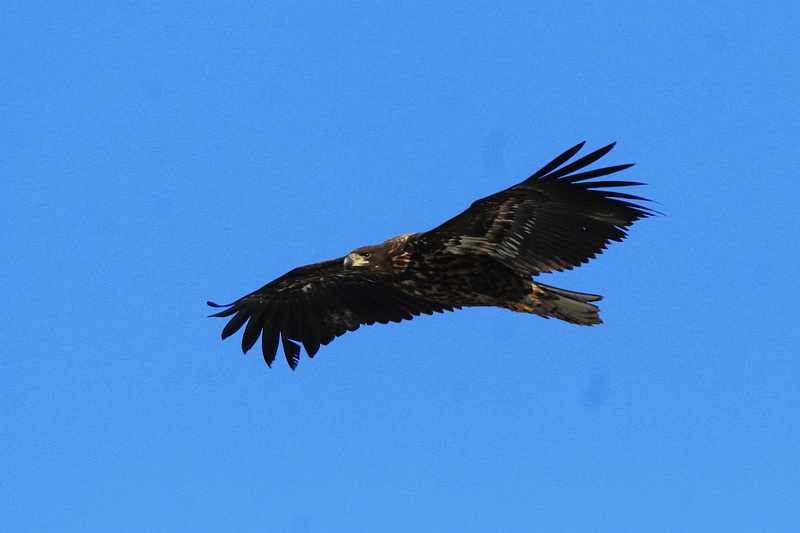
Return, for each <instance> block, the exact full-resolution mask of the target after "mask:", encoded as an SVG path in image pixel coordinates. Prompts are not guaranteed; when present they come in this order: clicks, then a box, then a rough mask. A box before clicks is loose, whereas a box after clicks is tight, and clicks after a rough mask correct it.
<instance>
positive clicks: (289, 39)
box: [0, 1, 800, 532]
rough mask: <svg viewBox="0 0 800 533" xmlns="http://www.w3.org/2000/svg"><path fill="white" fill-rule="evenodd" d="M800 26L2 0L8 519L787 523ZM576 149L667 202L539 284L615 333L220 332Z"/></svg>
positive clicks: (739, 20) (454, 328) (794, 398)
mask: <svg viewBox="0 0 800 533" xmlns="http://www.w3.org/2000/svg"><path fill="white" fill-rule="evenodd" d="M267 4H268V5H267ZM434 4H435V5H434ZM798 20H800V8H798V5H797V4H796V3H791V2H775V3H764V2H762V3H752V6H751V7H746V6H745V3H736V4H733V3H730V2H677V3H651V4H650V5H649V7H642V6H641V4H640V3H620V2H604V1H597V2H577V3H564V2H525V3H523V2H518V3H512V2H501V3H489V2H475V3H469V2H452V3H429V2H424V3H411V2H409V3H402V4H399V3H391V4H389V3H381V4H380V5H378V4H376V3H372V2H351V3H341V2H339V3H327V2H326V3H305V2H302V3H300V2H285V3H284V2H263V3H262V2H230V3H226V2H191V3H184V2H81V3H72V2H67V3H55V2H43V3H37V2H15V1H7V2H3V3H2V5H0V21H2V22H0V26H1V27H2V31H0V124H2V127H0V197H2V200H3V208H2V209H0V228H1V229H2V231H0V250H2V260H0V280H2V283H0V296H1V297H2V301H3V302H4V312H3V323H2V326H1V327H0V350H2V357H0V427H2V431H0V509H2V511H0V530H4V531H25V530H38V531H42V530H61V531H68V530H80V531H143V530H150V531H154V530H161V531H177V530H192V531H202V530H216V531H221V530H238V531H290V532H323V531H364V532H373V531H755V530H759V531H798V530H800V333H798V319H800V306H798V297H799V296H798V295H799V294H800V284H799V283H798V275H797V270H798V267H797V263H798V260H799V259H800V253H798V251H799V250H798V248H800V247H799V246H798V230H800V215H798V212H799V211H800V210H799V209H798V199H800V176H798V173H799V171H798V168H800V148H798V146H799V145H800V104H798V101H800V27H799V26H798ZM583 140H586V141H587V149H596V148H599V147H601V146H603V145H605V144H607V143H609V142H611V141H617V142H618V145H617V147H616V148H615V149H614V150H613V151H612V152H611V153H610V154H609V155H608V156H606V158H605V159H604V160H603V161H604V162H605V163H608V164H621V163H629V162H633V163H636V166H635V167H633V168H631V169H629V170H626V171H624V172H623V173H622V174H620V178H621V179H629V180H634V181H642V182H646V183H648V185H647V186H646V187H640V188H638V190H637V191H636V192H637V193H638V194H641V195H644V196H647V197H649V198H652V199H654V200H656V201H657V202H658V204H655V205H654V207H655V208H656V209H658V210H660V211H663V212H664V213H665V215H666V216H663V217H659V218H653V219H647V220H644V221H641V222H638V223H637V224H636V225H635V226H634V227H633V229H632V231H631V235H630V237H629V239H628V240H626V241H625V242H624V243H622V244H614V245H613V246H612V247H611V248H610V250H609V251H608V252H607V253H605V254H604V255H602V256H600V257H599V258H598V259H597V260H595V261H592V262H591V263H589V264H588V265H585V266H584V267H582V268H580V269H578V270H575V271H573V272H569V273H565V274H555V275H547V276H545V277H544V278H543V279H542V281H544V282H545V283H548V284H553V285H557V286H560V287H565V288H568V289H573V290H578V291H584V292H590V293H598V294H603V295H604V296H605V299H604V300H603V301H602V302H601V309H602V317H603V319H604V320H605V324H604V325H602V326H599V327H594V328H582V327H577V326H572V325H569V324H566V323H562V322H558V321H555V320H543V319H541V318H538V317H536V316H532V315H522V314H515V313H511V312H509V311H503V310H499V309H468V310H465V311H461V312H458V313H448V314H446V315H437V316H434V317H422V318H419V319H415V320H413V321H411V322H405V323H402V324H391V325H388V326H372V327H365V328H361V329H360V330H358V331H357V332H355V333H348V334H347V335H345V336H343V337H341V338H338V339H336V340H335V341H334V342H333V343H331V344H330V345H328V346H327V347H323V348H322V349H321V350H320V352H319V353H318V354H317V356H316V357H315V358H314V359H313V360H310V359H308V357H307V356H305V354H304V355H303V356H302V359H301V361H300V365H299V367H298V369H297V370H296V371H295V372H292V371H291V370H290V369H289V368H288V366H287V365H286V364H285V362H283V361H282V360H280V359H279V360H278V361H277V364H276V365H274V367H273V368H272V369H268V368H267V367H266V365H265V364H264V362H263V360H262V359H261V356H260V354H258V353H257V352H256V351H253V352H251V353H249V354H248V355H242V354H241V352H240V349H239V339H240V336H239V335H237V336H235V337H234V338H233V339H230V340H227V341H225V342H222V341H221V340H220V338H219V335H220V331H221V329H222V327H223V325H224V322H223V321H222V320H219V319H209V318H206V315H207V314H208V313H209V312H210V310H209V309H208V308H207V307H206V305H205V301H206V300H208V299H210V300H214V301H218V302H229V301H232V300H234V299H236V298H238V297H240V296H242V295H244V294H246V293H247V292H250V291H251V290H254V289H256V288H258V287H260V286H261V285H263V284H265V283H266V282H268V281H270V280H272V279H274V278H275V277H277V276H279V275H281V274H283V273H284V272H286V271H288V270H290V269H291V268H294V267H296V266H300V265H304V264H308V263H313V262H317V261H321V260H325V259H329V258H334V257H339V256H342V255H344V254H346V253H347V252H348V251H350V250H352V249H353V248H356V247H358V246H361V245H365V244H375V243H378V242H381V241H383V240H385V239H387V238H389V237H393V236H395V235H398V234H401V233H407V232H414V231H423V230H426V229H430V228H432V227H434V226H436V225H438V224H439V223H441V222H443V221H444V220H446V219H447V218H449V217H451V216H453V215H456V214H457V213H459V212H460V211H461V210H462V209H464V208H466V207H467V206H468V205H469V204H470V203H471V202H472V201H473V200H475V199H477V198H479V197H482V196H486V195H488V194H491V193H493V192H496V191H498V190H500V189H503V188H506V187H508V186H510V185H512V184H514V183H516V182H518V181H521V180H522V179H524V178H525V177H527V176H528V175H529V174H531V173H532V172H533V171H534V170H536V169H538V168H539V167H540V166H541V165H542V164H544V163H546V162H547V161H549V160H550V159H551V158H552V157H553V156H555V155H557V154H559V153H560V152H562V151H563V150H565V149H567V148H569V147H570V146H572V145H574V144H576V143H578V142H580V141H583Z"/></svg>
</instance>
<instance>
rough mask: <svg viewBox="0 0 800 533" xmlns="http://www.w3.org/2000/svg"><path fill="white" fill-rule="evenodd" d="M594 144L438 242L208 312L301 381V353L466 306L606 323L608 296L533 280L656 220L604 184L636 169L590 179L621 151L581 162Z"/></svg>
mask: <svg viewBox="0 0 800 533" xmlns="http://www.w3.org/2000/svg"><path fill="white" fill-rule="evenodd" d="M584 144H585V143H580V144H578V145H576V146H574V147H572V148H570V149H569V150H567V151H566V152H564V153H563V154H561V155H559V156H558V157H556V158H555V159H553V160H552V161H551V162H550V163H548V164H546V165H545V166H544V167H542V168H541V169H540V170H539V171H538V172H536V173H535V174H533V175H532V176H531V177H529V178H528V179H526V180H525V181H523V182H522V183H519V184H517V185H514V186H513V187H510V188H508V189H505V190H503V191H500V192H498V193H496V194H492V195H491V196H487V197H486V198H482V199H480V200H477V201H476V202H474V203H473V204H472V205H471V206H470V207H469V208H468V209H467V210H466V211H464V212H463V213H461V214H459V215H457V216H456V217H454V218H451V219H450V220H448V221H447V222H445V223H443V224H441V225H440V226H438V227H436V228H434V229H432V230H430V231H426V232H422V233H406V234H404V235H400V236H398V237H394V238H393V239H389V240H388V241H386V242H384V243H381V244H378V245H374V246H364V247H361V248H356V249H355V250H353V251H352V252H350V253H349V254H347V255H346V256H344V257H339V258H337V259H331V260H328V261H323V262H321V263H315V264H312V265H307V266H302V267H299V268H295V269H294V270H291V271H289V272H288V273H286V274H284V275H283V276H281V277H279V278H278V279H276V280H274V281H272V282H270V283H268V284H266V285H264V286H263V287H261V288H260V289H258V290H257V291H255V292H252V293H250V294H248V295H247V296H244V297H242V298H240V299H238V300H236V301H235V302H233V303H231V304H227V305H218V304H215V303H213V302H208V305H209V306H212V307H214V308H219V309H222V310H221V311H219V312H216V313H214V314H212V315H210V316H212V317H222V318H227V317H230V320H229V321H228V323H227V325H226V326H225V327H224V328H223V330H222V338H223V339H226V338H228V337H230V336H231V335H233V334H234V333H235V332H237V331H238V330H239V329H241V328H242V326H244V333H243V334H242V352H243V353H247V351H248V350H250V349H251V348H252V347H253V346H254V345H255V343H256V342H257V341H258V338H259V337H261V352H262V354H263V356H264V361H266V363H267V365H268V366H270V367H271V366H272V363H273V362H274V361H275V357H276V354H277V351H278V344H279V343H280V344H281V345H282V347H283V353H284V355H285V356H286V361H287V362H288V363H289V366H290V367H291V369H292V370H294V369H295V368H296V367H297V363H298V361H299V359H300V353H301V349H300V344H302V346H303V347H304V348H305V351H306V353H307V354H308V356H309V357H314V355H315V354H316V353H317V351H318V350H319V348H320V346H322V345H327V344H328V343H330V342H331V341H332V340H333V339H335V338H336V337H338V336H340V335H343V334H344V333H346V332H348V331H354V330H356V329H358V328H359V326H361V325H372V324H374V323H376V322H377V323H379V324H386V323H389V322H400V321H402V320H411V319H413V318H414V317H415V316H419V315H421V314H426V315H431V314H433V313H442V312H444V311H453V310H456V309H461V308H463V307H471V306H492V307H501V308H504V309H510V310H512V311H516V312H519V313H532V314H535V315H539V316H541V317H544V318H550V317H553V318H558V319H561V320H565V321H567V322H570V323H572V324H579V325H585V326H592V325H595V324H600V323H602V321H601V320H600V316H599V309H598V308H597V306H596V305H594V304H593V303H592V302H596V301H598V300H601V299H602V296H599V295H596V294H585V293H581V292H573V291H569V290H565V289H559V288H557V287H552V286H550V285H545V284H543V283H539V282H538V281H533V279H532V278H533V277H535V276H538V275H539V274H542V273H545V272H561V271H564V270H571V269H572V268H574V267H578V266H580V265H582V264H584V263H586V262H588V261H589V260H590V259H593V258H594V257H596V256H597V254H600V253H602V252H603V250H605V248H606V246H608V245H609V244H610V243H611V241H621V240H622V239H624V238H625V237H626V235H627V233H626V231H627V229H628V228H629V226H631V225H632V224H633V223H634V222H636V221H637V220H639V219H642V218H646V217H649V216H652V215H654V214H656V213H657V211H654V210H652V209H651V208H649V207H645V206H643V205H641V204H639V203H636V202H648V201H649V200H647V199H645V198H642V197H639V196H634V195H632V194H628V193H626V192H622V191H620V190H618V189H619V188H622V187H628V186H632V185H643V184H642V183H638V182H630V181H607V180H602V181H597V180H594V179H595V178H600V177H602V176H608V175H610V174H614V173H616V172H619V171H621V170H624V169H626V168H629V167H631V166H633V165H632V164H624V165H616V166H608V167H604V168H595V169H593V170H589V169H587V168H586V167H588V166H589V165H591V164H592V163H594V162H596V161H597V160H599V159H600V158H601V157H603V156H604V155H606V154H607V153H608V152H609V151H610V150H611V149H612V148H613V147H614V144H615V143H612V144H609V145H607V146H605V147H603V148H600V149H599V150H596V151H594V152H592V153H590V154H588V155H584V156H582V157H580V158H579V159H576V160H572V159H573V157H575V156H576V154H578V152H579V151H580V150H581V148H582V147H583V145H584ZM592 180H594V181H592Z"/></svg>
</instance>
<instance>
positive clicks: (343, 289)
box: [208, 258, 453, 370]
mask: <svg viewBox="0 0 800 533" xmlns="http://www.w3.org/2000/svg"><path fill="white" fill-rule="evenodd" d="M343 261H344V258H340V259H332V260H330V261H323V262H321V263H316V264H313V265H308V266H304V267H300V268H296V269H294V270H292V271H290V272H288V273H286V274H285V275H283V276H281V277H280V278H278V279H276V280H275V281H273V282H271V283H269V284H267V285H265V286H263V287H262V288H260V289H259V290H257V291H255V292H253V293H251V294H248V295H247V296H245V297H243V298H240V299H239V300H237V301H235V302H233V303H232V304H228V305H218V304H215V303H212V302H208V305H210V306H212V307H218V308H220V307H224V308H225V309H223V310H222V311H220V312H218V313H216V314H213V315H211V316H215V317H229V316H232V318H231V319H230V321H229V322H228V324H227V325H226V326H225V328H224V329H223V330H222V338H223V339H225V338H227V337H229V336H231V335H232V334H234V333H236V332H237V331H238V330H239V329H241V327H242V326H244V325H245V323H247V325H246V326H245V329H244V334H243V335H242V351H243V352H245V353H246V352H247V351H248V350H249V349H250V348H252V347H253V345H255V343H256V341H257V340H258V337H259V336H261V351H262V353H263V355H264V360H265V361H266V362H267V364H268V365H270V366H272V362H273V361H274V360H275V355H276V353H277V350H278V340H279V339H282V342H283V352H284V354H285V355H286V360H287V361H288V363H289V366H291V367H292V369H293V370H294V368H295V367H296V366H297V361H298V359H299V357H300V346H299V345H298V344H297V343H296V342H293V341H298V342H300V343H302V344H303V346H304V347H305V349H306V352H307V353H308V355H309V356H310V357H314V354H316V353H317V350H319V347H320V345H325V344H328V343H329V342H331V341H332V340H333V339H334V338H335V337H338V336H340V335H342V334H344V333H345V332H347V331H354V330H356V329H358V327H359V326H360V325H362V324H365V325H370V324H374V323H375V322H378V323H380V324H386V323H388V322H400V321H401V320H410V319H411V318H413V317H415V316H419V315H420V314H421V313H424V314H427V315H430V314H432V313H433V312H442V311H452V310H453V307H448V306H444V305H442V304H436V303H432V302H428V301H426V300H423V299H420V298H416V297H414V296H412V295H409V294H407V293H405V292H403V291H401V290H400V289H399V288H398V287H396V286H394V285H392V284H391V283H389V282H386V281H383V280H381V279H380V278H378V277H375V276H371V275H369V274H367V273H364V272H362V271H354V270H345V269H344V268H343V266H342V265H343Z"/></svg>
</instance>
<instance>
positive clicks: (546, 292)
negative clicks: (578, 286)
mask: <svg viewBox="0 0 800 533" xmlns="http://www.w3.org/2000/svg"><path fill="white" fill-rule="evenodd" d="M529 283H530V293H529V294H527V295H525V296H523V297H522V299H521V300H517V301H514V302H509V304H508V306H507V307H508V308H509V309H511V310H512V311H517V312H520V313H533V314H536V315H539V316H543V317H545V318H550V317H554V318H558V319H561V320H566V321H567V322H571V323H572V324H579V325H581V326H593V325H595V324H602V323H603V321H602V320H601V319H600V315H599V314H598V313H599V311H600V309H598V307H597V306H596V305H592V304H590V303H588V302H596V301H598V300H602V299H603V297H602V296H598V295H596V294H585V293H582V292H573V291H567V290H564V289H559V288H557V287H551V286H549V285H544V284H542V283H536V282H534V281H530V282H529Z"/></svg>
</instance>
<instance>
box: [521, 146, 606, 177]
mask: <svg viewBox="0 0 800 533" xmlns="http://www.w3.org/2000/svg"><path fill="white" fill-rule="evenodd" d="M584 144H586V141H583V142H580V143H578V144H576V145H575V146H573V147H572V148H570V149H569V150H567V151H566V152H564V153H563V154H561V155H559V156H558V157H556V158H555V159H553V160H552V161H550V162H549V163H547V164H546V165H545V166H543V167H542V168H541V169H539V171H537V172H536V173H535V174H533V175H532V176H531V177H530V178H528V180H538V179H539V178H541V177H543V176H545V175H547V174H549V173H550V172H552V171H553V170H555V169H557V168H558V167H560V166H561V165H563V164H564V163H566V162H567V161H569V160H570V159H572V156H574V155H575V154H577V153H578V152H579V151H580V149H581V148H583V145H584ZM612 146H613V145H612ZM526 181H527V180H526Z"/></svg>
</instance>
